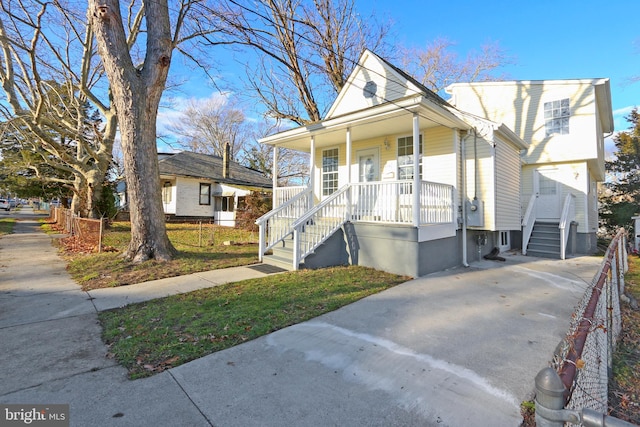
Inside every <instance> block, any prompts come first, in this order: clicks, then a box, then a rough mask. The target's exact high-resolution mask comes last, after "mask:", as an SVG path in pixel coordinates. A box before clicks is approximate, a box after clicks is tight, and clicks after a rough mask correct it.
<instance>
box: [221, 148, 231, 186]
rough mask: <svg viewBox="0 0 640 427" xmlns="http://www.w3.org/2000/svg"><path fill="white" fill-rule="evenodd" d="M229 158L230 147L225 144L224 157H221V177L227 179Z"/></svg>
mask: <svg viewBox="0 0 640 427" xmlns="http://www.w3.org/2000/svg"><path fill="white" fill-rule="evenodd" d="M230 157H231V145H230V144H229V143H228V142H227V143H225V144H224V156H223V157H222V177H223V178H229V162H230V159H229V158H230Z"/></svg>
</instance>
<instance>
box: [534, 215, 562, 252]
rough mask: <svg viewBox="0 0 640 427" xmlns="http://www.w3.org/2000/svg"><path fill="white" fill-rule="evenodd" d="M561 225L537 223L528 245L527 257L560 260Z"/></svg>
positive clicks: (556, 223) (544, 222)
mask: <svg viewBox="0 0 640 427" xmlns="http://www.w3.org/2000/svg"><path fill="white" fill-rule="evenodd" d="M559 226H560V223H559V222H547V221H536V222H535V224H534V225H533V231H532V232H531V238H530V239H529V244H528V245H527V255H531V256H537V257H541V258H556V259H560V258H561V254H560V239H561V235H560V228H559Z"/></svg>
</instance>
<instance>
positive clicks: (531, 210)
mask: <svg viewBox="0 0 640 427" xmlns="http://www.w3.org/2000/svg"><path fill="white" fill-rule="evenodd" d="M537 200H538V195H537V194H532V195H531V198H530V199H529V204H528V205H527V211H526V212H525V214H524V217H523V218H522V255H526V254H527V246H529V239H530V238H531V233H532V232H533V226H534V225H535V222H536V201H537Z"/></svg>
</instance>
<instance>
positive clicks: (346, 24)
mask: <svg viewBox="0 0 640 427" xmlns="http://www.w3.org/2000/svg"><path fill="white" fill-rule="evenodd" d="M211 13H212V14H213V15H215V16H216V17H217V18H218V19H219V20H220V21H221V22H222V23H223V24H224V28H225V31H224V32H225V35H226V39H225V40H226V42H228V43H232V44H236V45H240V46H244V47H247V48H250V49H251V51H252V52H257V53H258V56H259V59H258V61H257V63H253V62H252V63H247V64H245V65H246V67H247V73H246V74H247V83H248V85H249V87H250V90H251V93H253V94H254V95H255V96H256V97H257V99H258V100H259V101H260V102H261V103H262V104H263V105H264V106H265V107H266V114H267V115H268V116H270V117H272V118H274V119H276V120H287V121H291V122H294V123H297V124H300V125H302V124H307V123H311V122H315V121H318V120H320V119H321V118H322V116H323V115H324V113H325V112H326V110H327V109H328V108H329V106H330V102H332V100H333V97H334V96H335V94H336V93H337V92H339V91H340V89H342V86H343V85H344V83H345V80H346V78H347V77H348V74H349V73H350V72H351V70H352V68H353V66H354V64H355V63H356V61H357V60H358V58H359V56H360V54H361V53H362V51H363V50H364V48H365V47H368V48H370V49H376V50H381V51H382V52H384V51H385V50H386V48H385V45H384V40H385V35H386V34H387V31H388V29H387V27H386V26H385V25H380V24H376V19H375V17H373V16H372V17H363V16H361V15H359V14H357V13H356V10H355V1H354V0H335V1H332V0H313V1H311V0H259V1H256V2H251V3H250V4H249V3H248V2H242V1H240V0H238V1H236V0H225V1H221V2H220V5H219V7H218V8H217V9H216V10H212V11H211ZM209 41H210V42H214V41H212V40H209Z"/></svg>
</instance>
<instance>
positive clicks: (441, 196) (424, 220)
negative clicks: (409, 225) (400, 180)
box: [420, 181, 455, 225]
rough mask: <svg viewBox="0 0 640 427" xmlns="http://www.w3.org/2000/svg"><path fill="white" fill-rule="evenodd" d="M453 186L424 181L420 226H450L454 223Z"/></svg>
mask: <svg viewBox="0 0 640 427" xmlns="http://www.w3.org/2000/svg"><path fill="white" fill-rule="evenodd" d="M453 197H454V196H453V186H451V185H445V184H437V183H434V182H426V181H422V188H421V191H420V206H421V207H424V209H420V225H425V224H448V223H452V222H453V221H454V217H453V211H454V209H453V207H454V206H455V201H454V199H453Z"/></svg>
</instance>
